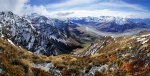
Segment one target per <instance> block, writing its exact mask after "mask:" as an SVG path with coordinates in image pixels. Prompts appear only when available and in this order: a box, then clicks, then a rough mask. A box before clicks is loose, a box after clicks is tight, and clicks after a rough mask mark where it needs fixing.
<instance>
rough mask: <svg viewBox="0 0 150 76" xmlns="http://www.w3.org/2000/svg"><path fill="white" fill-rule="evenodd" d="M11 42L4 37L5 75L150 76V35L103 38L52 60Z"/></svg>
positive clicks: (0, 69) (0, 65)
mask: <svg viewBox="0 0 150 76" xmlns="http://www.w3.org/2000/svg"><path fill="white" fill-rule="evenodd" d="M8 41H9V42H8ZM10 42H11V41H10V40H4V39H3V38H0V75H2V76H140V75H141V76H149V75H150V60H149V59H150V34H139V35H135V36H128V37H101V38H100V39H97V40H96V41H95V42H94V43H92V44H91V45H90V46H89V47H86V48H85V49H77V50H76V51H75V53H73V54H62V55H58V56H49V57H47V56H43V55H38V54H34V53H31V52H29V51H27V50H24V49H23V48H21V47H18V46H15V45H14V44H13V43H10ZM79 50H80V52H77V51H79Z"/></svg>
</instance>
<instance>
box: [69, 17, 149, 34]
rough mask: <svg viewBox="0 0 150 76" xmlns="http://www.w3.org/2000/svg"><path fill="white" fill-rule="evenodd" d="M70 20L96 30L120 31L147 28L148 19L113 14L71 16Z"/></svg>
mask: <svg viewBox="0 0 150 76" xmlns="http://www.w3.org/2000/svg"><path fill="white" fill-rule="evenodd" d="M68 19H69V20H70V21H71V22H73V23H76V24H79V25H80V26H88V27H90V28H92V29H94V30H96V31H102V32H113V33H116V32H118V33H122V32H125V31H128V30H132V29H137V28H149V27H150V26H149V25H148V21H147V23H146V20H148V19H145V20H140V19H128V18H122V17H113V16H100V17H81V18H78V17H73V18H68Z"/></svg>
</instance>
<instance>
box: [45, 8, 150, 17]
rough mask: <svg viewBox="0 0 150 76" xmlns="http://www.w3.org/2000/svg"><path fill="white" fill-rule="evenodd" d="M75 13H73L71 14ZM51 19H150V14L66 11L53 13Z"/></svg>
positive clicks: (111, 11) (50, 14)
mask: <svg viewBox="0 0 150 76" xmlns="http://www.w3.org/2000/svg"><path fill="white" fill-rule="evenodd" d="M68 12H70V14H68V15H58V13H68ZM71 12H73V13H71ZM48 15H49V16H50V17H55V18H60V17H63V18H64V17H66V18H67V17H87V16H93V17H98V16H116V17H117V16H120V17H124V18H125V17H127V18H150V14H149V12H123V11H113V10H109V9H104V10H94V11H90V10H69V11H68V10H66V11H57V12H51V13H49V14H48Z"/></svg>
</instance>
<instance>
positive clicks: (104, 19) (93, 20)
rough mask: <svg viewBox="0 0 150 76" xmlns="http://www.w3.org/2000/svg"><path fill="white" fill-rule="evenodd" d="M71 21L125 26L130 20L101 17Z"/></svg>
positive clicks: (73, 19)
mask: <svg viewBox="0 0 150 76" xmlns="http://www.w3.org/2000/svg"><path fill="white" fill-rule="evenodd" d="M69 20H71V21H84V22H98V23H102V22H106V23H107V22H115V23H116V24H118V25H123V24H125V23H128V22H129V20H128V19H126V18H122V17H114V16H100V17H90V16H88V17H80V18H78V17H72V18H69Z"/></svg>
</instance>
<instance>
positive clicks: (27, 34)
mask: <svg viewBox="0 0 150 76" xmlns="http://www.w3.org/2000/svg"><path fill="white" fill-rule="evenodd" d="M67 26H68V23H67V22H64V21H60V20H58V19H49V18H46V17H44V16H33V17H32V15H31V16H27V17H20V16H18V15H15V14H13V13H12V12H0V33H1V35H2V36H4V37H5V38H6V39H10V40H11V41H12V42H14V43H15V44H17V45H19V46H21V47H23V48H26V49H27V50H30V51H32V52H34V53H38V54H44V55H58V54H61V53H70V52H71V50H73V49H74V48H76V47H79V46H78V45H76V44H74V43H72V41H71V40H70V39H69V37H68V36H67V33H68V32H67Z"/></svg>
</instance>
